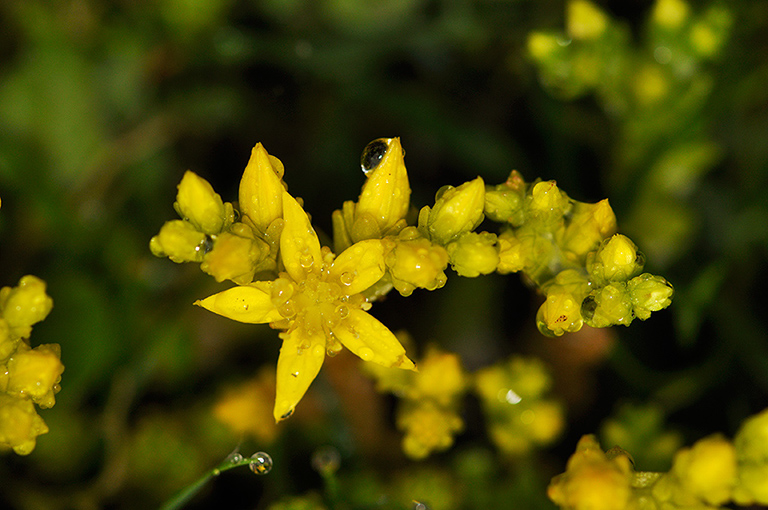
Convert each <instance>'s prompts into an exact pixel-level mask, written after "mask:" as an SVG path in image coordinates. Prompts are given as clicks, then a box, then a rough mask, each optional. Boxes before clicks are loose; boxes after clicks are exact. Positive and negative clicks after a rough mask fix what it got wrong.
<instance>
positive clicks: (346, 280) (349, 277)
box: [339, 271, 355, 285]
mask: <svg viewBox="0 0 768 510" xmlns="http://www.w3.org/2000/svg"><path fill="white" fill-rule="evenodd" d="M339 280H341V283H343V284H344V285H352V282H354V281H355V273H349V272H347V271H345V272H343V273H341V276H339Z"/></svg>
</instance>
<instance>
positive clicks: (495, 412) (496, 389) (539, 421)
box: [474, 356, 565, 456]
mask: <svg viewBox="0 0 768 510" xmlns="http://www.w3.org/2000/svg"><path fill="white" fill-rule="evenodd" d="M474 382H475V384H474V387H475V391H476V392H477V395H478V396H479V397H480V402H481V404H482V406H483V410H484V414H485V419H486V422H487V425H488V432H489V434H490V437H491V440H492V441H493V443H494V444H495V445H496V447H497V448H499V450H500V451H501V452H503V453H505V454H507V455H510V456H519V455H523V454H525V453H528V452H529V451H531V450H532V449H534V448H539V447H544V446H547V445H549V444H552V443H553V442H554V441H555V440H556V439H557V438H558V437H559V436H560V433H561V432H562V430H563V427H564V425H565V418H564V411H563V407H562V405H561V404H560V402H558V401H557V400H554V399H553V398H551V397H549V392H550V389H551V386H552V378H551V376H550V375H549V372H548V371H547V369H546V368H545V367H544V364H543V363H542V362H541V361H539V360H538V359H535V358H525V357H520V356H515V357H512V358H510V359H508V360H506V361H503V362H500V363H497V364H495V365H492V366H490V367H486V368H483V369H481V370H479V371H478V372H476V373H475V375H474Z"/></svg>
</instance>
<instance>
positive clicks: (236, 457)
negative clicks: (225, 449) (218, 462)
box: [227, 453, 243, 464]
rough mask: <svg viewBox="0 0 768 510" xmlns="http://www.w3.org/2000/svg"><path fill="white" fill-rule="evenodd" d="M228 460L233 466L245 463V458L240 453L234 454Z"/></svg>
mask: <svg viewBox="0 0 768 510" xmlns="http://www.w3.org/2000/svg"><path fill="white" fill-rule="evenodd" d="M227 460H228V461H229V462H231V463H232V464H239V463H241V462H242V461H243V456H242V455H241V454H239V453H233V454H231V455H230V456H229V457H227Z"/></svg>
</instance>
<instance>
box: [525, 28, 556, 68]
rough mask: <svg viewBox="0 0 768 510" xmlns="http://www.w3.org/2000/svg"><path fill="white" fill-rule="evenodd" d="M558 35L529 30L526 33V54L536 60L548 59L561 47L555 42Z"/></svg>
mask: <svg viewBox="0 0 768 510" xmlns="http://www.w3.org/2000/svg"><path fill="white" fill-rule="evenodd" d="M557 41H558V36H557V35H555V34H549V33H546V32H531V33H530V34H529V35H528V44H527V48H528V54H529V55H530V56H531V57H532V58H533V59H534V60H536V61H539V62H540V61H543V60H548V59H549V58H551V57H552V55H554V54H555V53H556V52H558V51H560V50H561V49H562V47H561V46H560V45H559V44H558V43H557Z"/></svg>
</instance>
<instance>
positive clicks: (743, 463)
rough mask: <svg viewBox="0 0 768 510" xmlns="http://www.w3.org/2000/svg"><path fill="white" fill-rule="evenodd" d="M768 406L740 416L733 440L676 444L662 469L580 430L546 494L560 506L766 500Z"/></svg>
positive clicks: (703, 506) (616, 507)
mask: <svg viewBox="0 0 768 510" xmlns="http://www.w3.org/2000/svg"><path fill="white" fill-rule="evenodd" d="M766 436H768V409H766V410H764V411H763V412H761V413H759V414H757V415H755V416H753V417H751V418H749V419H748V420H747V421H746V422H744V423H743V424H742V426H741V428H740V429H739V431H738V432H737V434H736V437H735V438H734V440H733V441H729V440H728V439H726V438H725V437H723V436H722V435H720V434H713V435H711V436H708V437H705V438H703V439H701V440H699V441H697V442H696V443H694V445H693V446H691V447H690V448H683V449H681V450H679V451H678V452H677V453H676V454H675V457H674V460H673V463H672V468H671V469H670V470H669V471H668V472H666V473H658V472H645V471H635V470H634V467H633V465H632V461H631V458H630V457H629V456H628V454H626V452H624V451H623V450H621V448H612V449H611V450H609V451H608V452H603V451H602V450H601V449H600V445H599V444H598V443H597V440H596V439H595V438H594V436H584V437H582V439H581V440H580V441H579V444H578V445H577V447H576V452H575V453H574V454H573V455H572V456H571V458H570V459H569V461H568V464H567V467H566V471H565V473H562V474H560V475H557V476H555V477H554V478H553V479H552V482H551V484H550V486H549V490H548V495H549V497H550V499H551V500H552V501H554V502H555V503H556V504H557V505H559V506H560V508H562V509H565V510H587V509H589V510H633V509H639V510H644V509H649V510H650V509H683V508H684V509H692V510H694V509H696V510H699V509H700V510H708V509H715V508H721V507H722V506H723V505H725V504H727V503H729V502H733V503H736V504H738V505H743V506H747V505H766V504H768V455H766V447H765V445H766V444H768V443H767V442H766Z"/></svg>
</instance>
